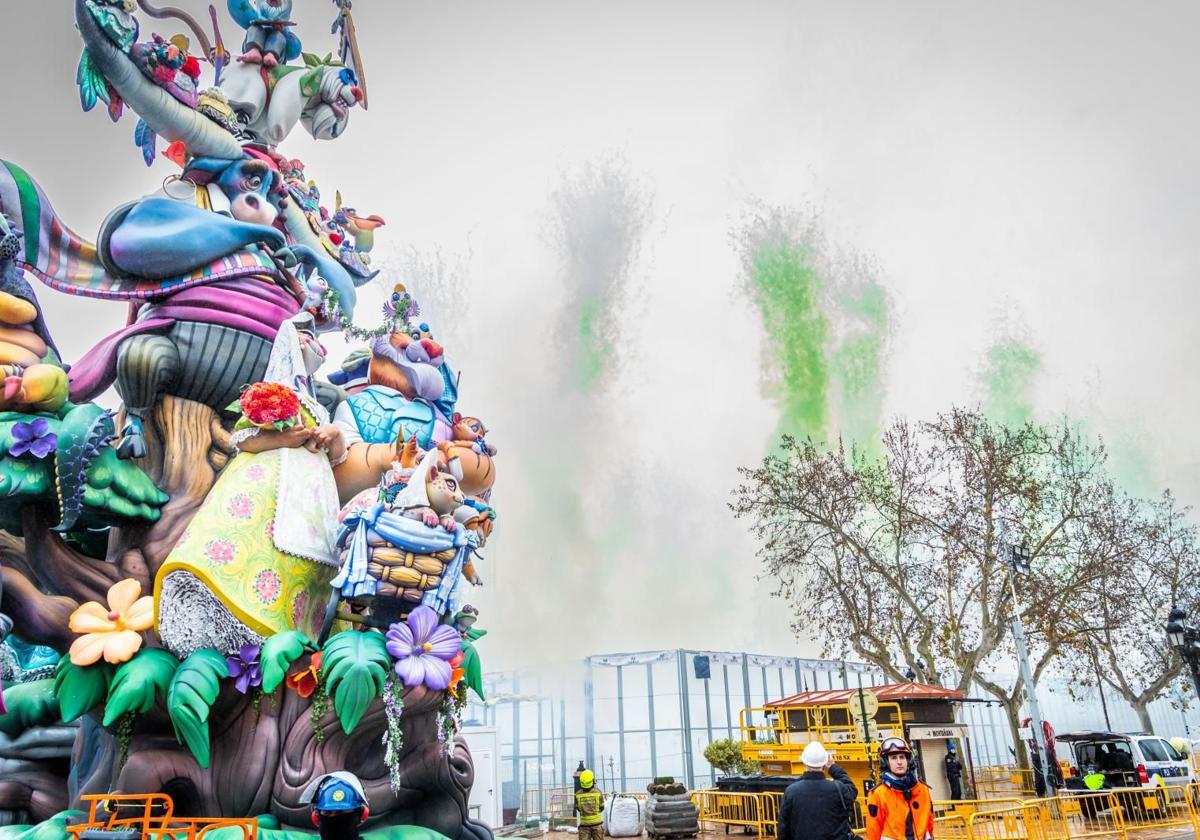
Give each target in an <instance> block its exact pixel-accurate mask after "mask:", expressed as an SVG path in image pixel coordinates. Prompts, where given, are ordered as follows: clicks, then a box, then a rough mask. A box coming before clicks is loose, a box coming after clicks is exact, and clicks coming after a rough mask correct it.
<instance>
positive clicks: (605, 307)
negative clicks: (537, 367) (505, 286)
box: [547, 157, 653, 391]
mask: <svg viewBox="0 0 1200 840" xmlns="http://www.w3.org/2000/svg"><path fill="white" fill-rule="evenodd" d="M552 205H553V209H552V214H551V219H550V229H549V230H548V231H547V239H548V240H549V242H550V244H551V246H552V247H553V248H554V249H555V251H556V252H557V254H558V257H559V260H560V262H561V266H562V272H563V275H564V288H565V289H566V300H565V303H564V307H563V313H562V317H563V322H562V323H561V325H560V341H561V342H562V343H563V344H564V345H565V348H564V349H565V350H566V352H567V354H568V358H569V359H570V360H571V361H572V363H573V368H574V370H573V379H574V381H575V384H576V387H577V388H578V389H579V390H581V391H588V390H590V389H593V388H594V387H596V386H598V385H599V384H600V383H601V382H603V381H604V380H605V379H606V378H607V377H609V376H610V375H611V374H612V371H613V369H614V368H615V367H616V365H617V363H618V361H619V360H618V356H619V354H618V352H617V351H618V346H619V342H618V335H617V325H618V324H620V323H621V322H622V320H623V319H624V316H625V315H626V312H627V309H628V308H629V305H630V296H631V293H632V289H631V288H630V273H631V271H632V270H633V268H634V266H635V265H636V263H637V259H638V256H639V254H640V252H641V248H642V244H643V241H644V239H645V233H646V229H647V227H648V225H649V223H650V219H651V211H652V207H653V198H652V197H651V195H650V192H649V190H648V189H647V188H646V186H645V185H644V184H642V183H641V182H640V181H639V180H638V179H637V178H636V177H634V176H633V175H632V174H631V173H630V171H629V167H628V166H627V165H626V164H625V163H624V162H623V161H622V160H620V159H618V158H613V157H606V158H602V159H600V160H598V161H593V162H589V163H587V164H585V165H583V166H582V167H580V169H579V170H577V171H576V172H574V173H570V174H568V175H566V176H564V178H563V182H562V184H561V186H560V187H559V188H558V189H557V190H555V192H554V195H553V197H552Z"/></svg>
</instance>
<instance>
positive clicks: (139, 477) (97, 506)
mask: <svg viewBox="0 0 1200 840" xmlns="http://www.w3.org/2000/svg"><path fill="white" fill-rule="evenodd" d="M34 420H44V421H45V422H46V423H47V424H48V428H47V431H48V433H50V434H53V435H54V436H55V438H56V444H55V452H54V456H53V457H45V458H37V457H33V456H31V455H30V454H29V453H28V452H26V453H24V454H18V455H13V454H12V448H13V445H14V444H15V442H16V440H15V438H14V437H13V428H14V427H15V426H16V425H17V424H18V423H29V422H31V421H34ZM113 435H114V428H113V420H112V417H111V415H109V413H108V412H107V411H105V410H104V409H102V408H100V407H99V406H97V405H94V404H92V403H83V404H80V405H73V404H71V403H66V404H65V405H64V406H63V407H62V408H61V409H60V410H59V411H58V412H57V413H53V414H50V413H45V414H37V415H27V414H21V413H19V412H14V411H5V412H0V499H3V500H4V504H3V505H0V521H2V522H3V523H4V526H5V527H8V528H10V529H13V528H15V523H16V522H17V516H18V515H19V511H20V509H21V508H22V507H24V506H26V505H27V504H29V503H30V502H33V501H44V502H48V503H52V504H54V505H55V506H56V507H57V508H58V512H59V518H60V521H59V523H58V525H57V526H56V527H55V530H58V531H70V530H72V529H85V528H93V527H101V526H104V525H108V524H112V523H113V522H127V521H136V522H154V521H156V520H157V519H158V518H159V515H160V513H159V509H160V508H161V507H162V506H163V505H164V504H166V502H167V499H168V498H169V497H168V496H167V494H166V493H163V492H162V491H161V490H159V489H158V488H157V487H155V486H154V482H152V481H151V480H150V478H149V476H147V475H146V474H145V473H144V472H142V470H141V469H139V468H138V466H137V465H136V464H134V463H133V462H132V461H127V460H122V459H120V458H117V454H116V450H115V449H113V447H112V445H111V442H112V439H113ZM17 532H18V533H19V530H18V531H17Z"/></svg>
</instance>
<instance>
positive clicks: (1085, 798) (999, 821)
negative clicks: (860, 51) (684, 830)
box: [692, 783, 1200, 840]
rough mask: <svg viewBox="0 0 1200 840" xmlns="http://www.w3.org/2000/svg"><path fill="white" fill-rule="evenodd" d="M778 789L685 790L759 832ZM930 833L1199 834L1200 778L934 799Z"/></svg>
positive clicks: (979, 837) (1131, 837)
mask: <svg viewBox="0 0 1200 840" xmlns="http://www.w3.org/2000/svg"><path fill="white" fill-rule="evenodd" d="M782 797H783V795H782V794H780V793H739V792H732V791H720V790H715V789H707V790H698V791H696V792H695V793H694V794H693V795H692V801H694V802H695V803H696V807H697V809H698V810H699V811H700V821H701V822H702V823H712V824H716V825H724V826H725V830H726V833H728V832H729V828H730V827H731V826H732V827H742V828H744V829H748V830H750V831H752V832H753V833H754V834H756V835H757V836H758V837H759V838H765V837H768V836H771V835H773V834H775V831H776V824H777V823H778V820H779V803H780V801H781V800H782ZM933 808H934V837H935V838H937V840H943V838H945V840H1093V838H1096V839H1097V840H1158V838H1160V837H1162V836H1163V830H1164V829H1171V828H1181V827H1182V828H1189V827H1190V828H1191V830H1192V832H1193V835H1194V836H1195V837H1196V840H1200V783H1192V784H1190V785H1188V786H1187V787H1186V788H1185V787H1182V786H1176V787H1158V788H1129V789H1121V790H1107V791H1095V792H1078V793H1076V792H1066V791H1064V792H1062V793H1060V795H1059V796H1056V797H1054V798H1053V799H1018V798H1016V797H1010V798H1008V799H974V800H956V801H953V802H950V801H935V802H934V803H933ZM855 812H856V813H855V814H854V817H853V819H852V820H851V828H852V829H853V831H854V833H855V834H857V835H860V836H861V835H863V834H864V833H865V822H864V818H863V815H864V814H865V813H866V802H865V800H864V799H862V798H859V800H858V802H857V803H856V807H855Z"/></svg>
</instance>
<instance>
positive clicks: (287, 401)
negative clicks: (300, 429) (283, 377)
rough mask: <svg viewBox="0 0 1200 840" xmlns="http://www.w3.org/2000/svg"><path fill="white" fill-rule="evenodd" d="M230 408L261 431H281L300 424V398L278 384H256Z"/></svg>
mask: <svg viewBox="0 0 1200 840" xmlns="http://www.w3.org/2000/svg"><path fill="white" fill-rule="evenodd" d="M229 408H230V410H231V411H240V412H241V413H242V416H243V417H245V418H246V420H247V421H249V422H250V423H252V424H254V425H255V426H257V427H258V428H260V429H275V430H276V431H281V430H283V429H287V428H291V427H292V426H294V425H296V424H297V423H299V422H300V398H299V397H297V396H296V392H295V391H293V390H292V389H291V388H288V387H287V386H286V385H280V384H279V383H277V382H256V383H255V384H253V385H251V386H250V387H248V388H247V389H246V390H244V391H242V397H241V399H239V400H238V401H237V402H236V403H234V404H233V405H231V406H230V407H229Z"/></svg>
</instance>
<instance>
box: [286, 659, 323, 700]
mask: <svg viewBox="0 0 1200 840" xmlns="http://www.w3.org/2000/svg"><path fill="white" fill-rule="evenodd" d="M320 673H321V651H317V652H316V653H314V654H313V655H312V657H311V658H309V660H308V667H307V668H305V669H304V670H303V671H297V672H296V673H294V674H291V675H290V676H288V678H287V685H288V688H290V689H293V690H294V691H295V692H296V693H297V694H299V695H300V696H301V697H312V694H313V692H314V691H316V690H317V682H318V681H319V679H320V677H319V675H320Z"/></svg>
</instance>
